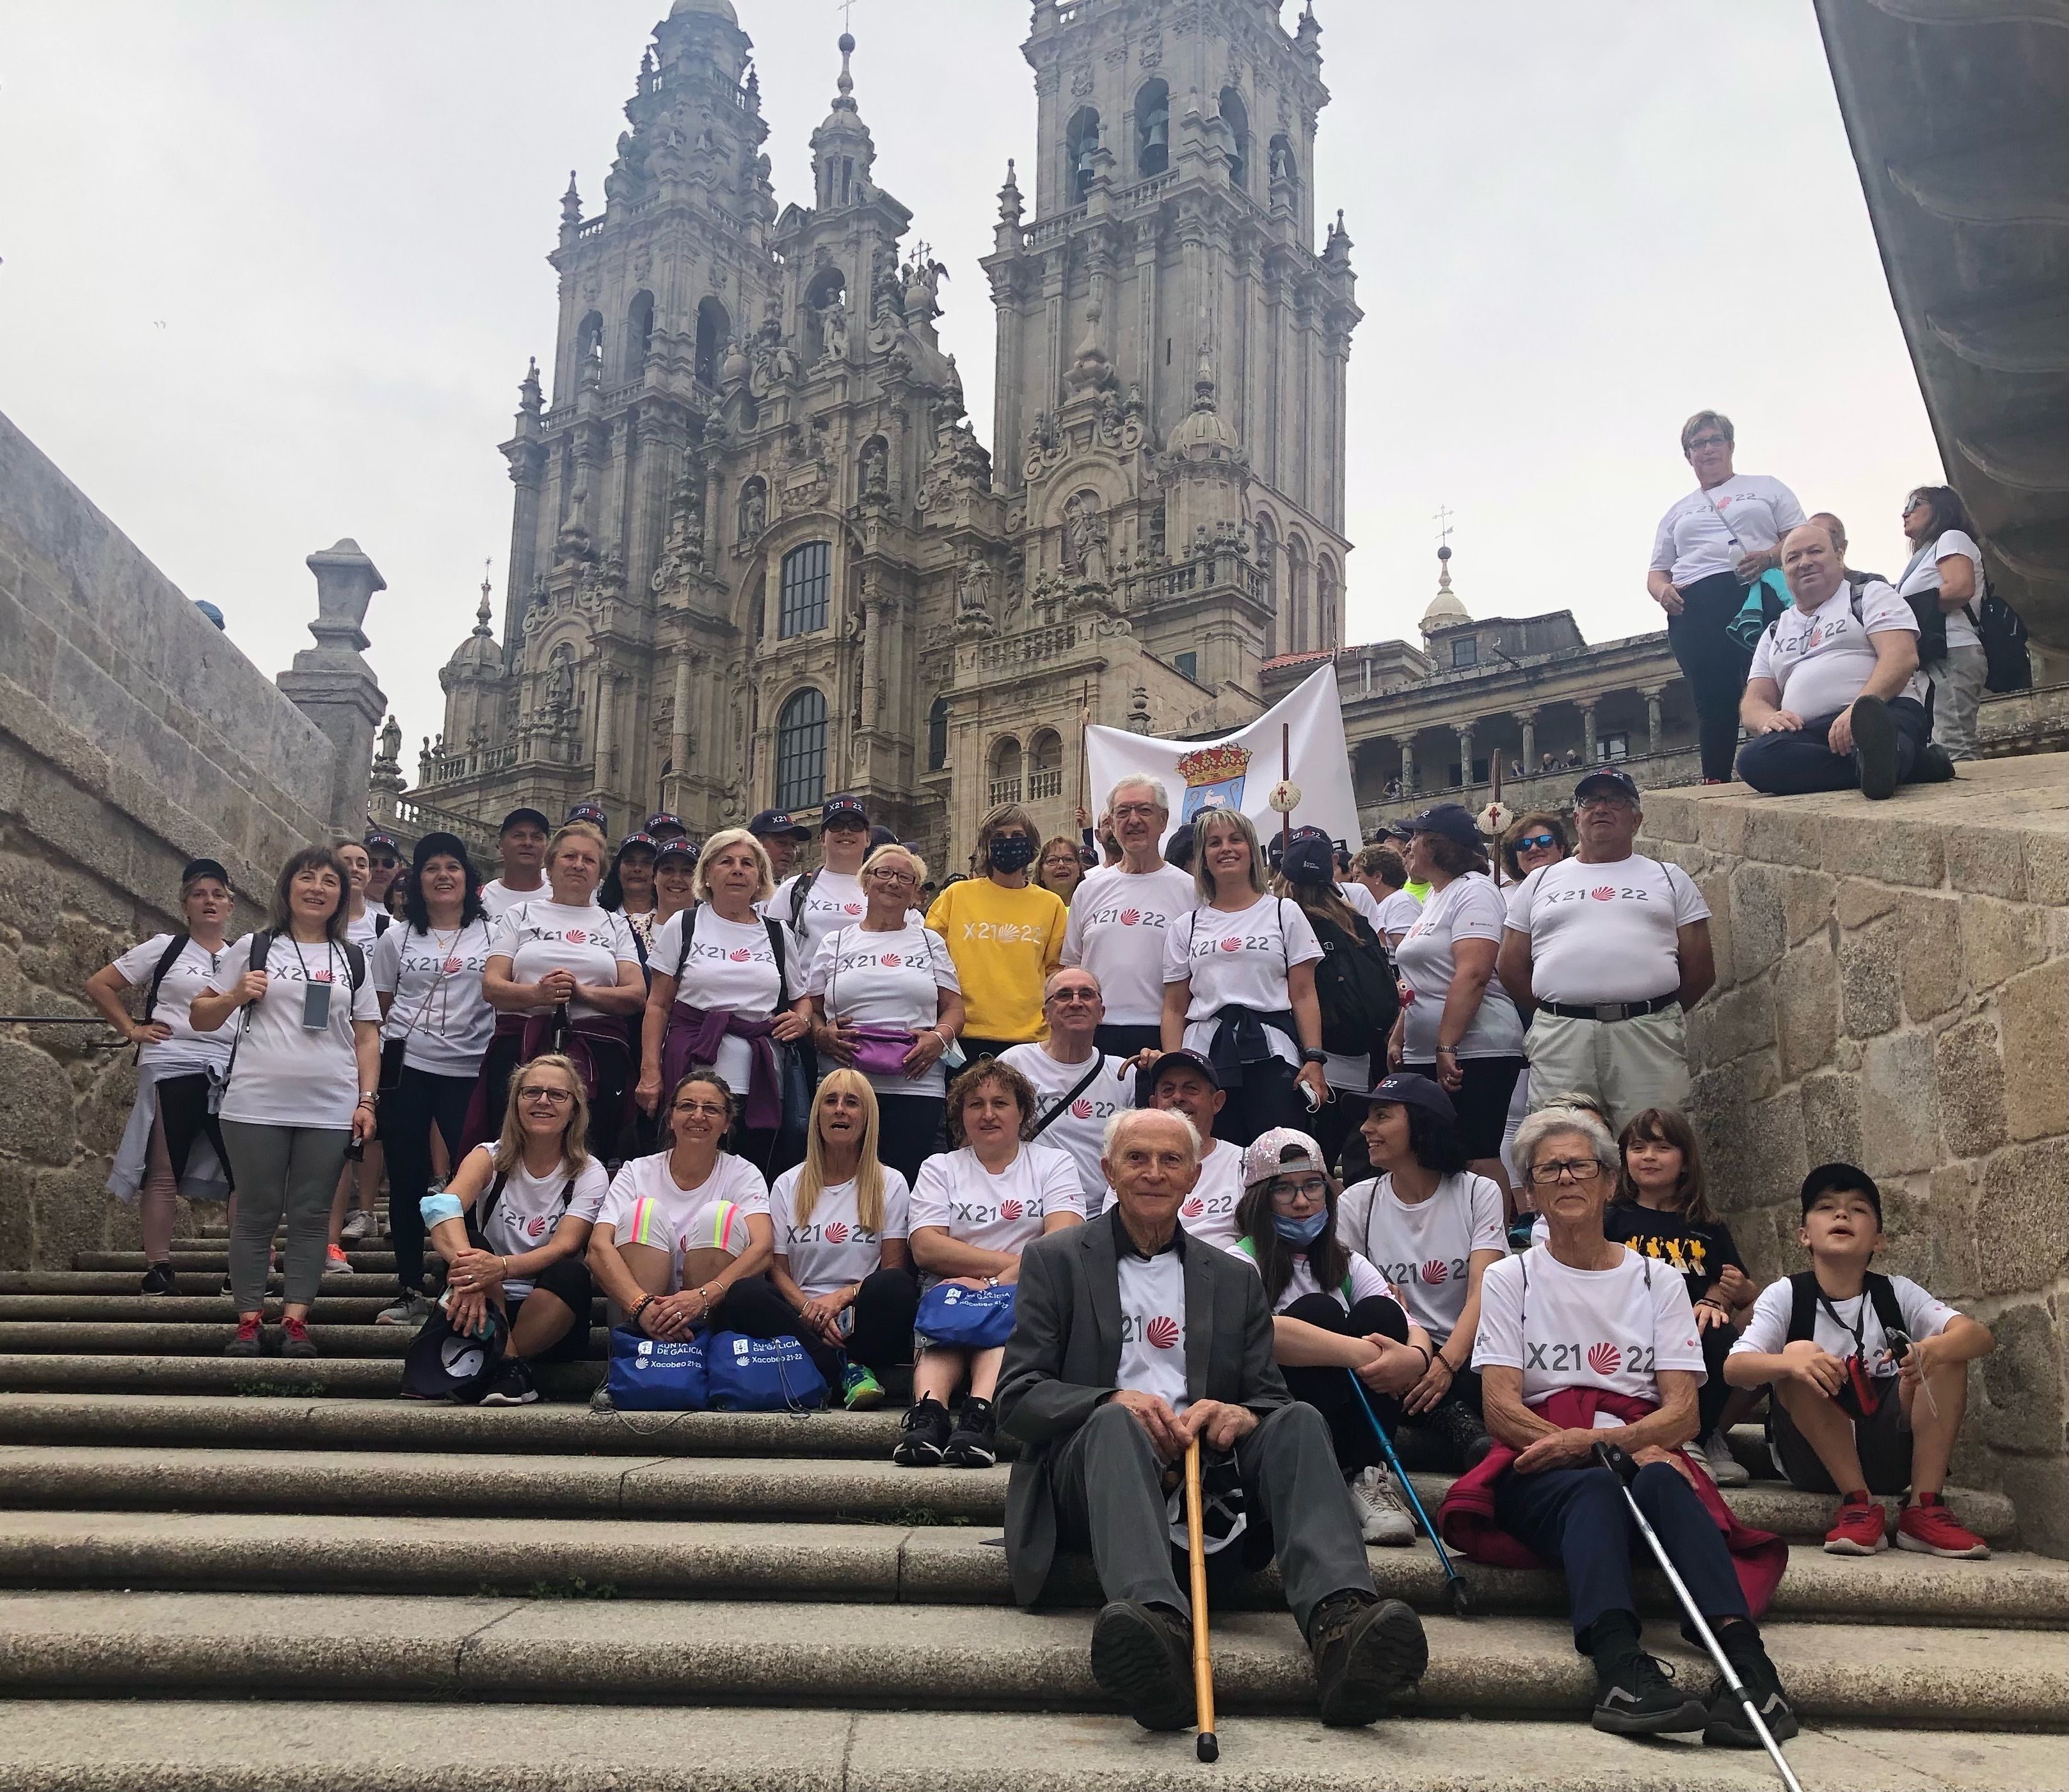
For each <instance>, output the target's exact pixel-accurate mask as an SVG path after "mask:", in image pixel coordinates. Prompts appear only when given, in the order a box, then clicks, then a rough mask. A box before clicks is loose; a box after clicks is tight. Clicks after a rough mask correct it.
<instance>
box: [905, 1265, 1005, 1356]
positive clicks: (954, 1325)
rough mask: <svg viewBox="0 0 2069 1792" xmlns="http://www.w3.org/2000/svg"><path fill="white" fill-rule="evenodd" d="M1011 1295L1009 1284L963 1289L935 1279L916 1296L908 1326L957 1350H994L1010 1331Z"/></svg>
mask: <svg viewBox="0 0 2069 1792" xmlns="http://www.w3.org/2000/svg"><path fill="white" fill-rule="evenodd" d="M1013 1296H1014V1290H1013V1289H1012V1288H1010V1287H1007V1288H960V1287H958V1286H957V1284H955V1283H953V1282H937V1283H936V1284H934V1285H933V1286H932V1288H929V1289H928V1290H927V1292H925V1293H924V1294H923V1295H921V1296H920V1312H919V1315H918V1316H917V1317H916V1319H914V1321H912V1329H913V1330H914V1331H915V1332H916V1333H919V1335H920V1337H923V1338H925V1339H926V1340H927V1341H928V1342H929V1343H932V1344H945V1345H953V1347H954V1348H955V1349H958V1350H990V1349H996V1348H997V1347H998V1345H1002V1344H1003V1343H1005V1341H1006V1339H1007V1337H1010V1335H1011V1333H1012V1331H1013Z"/></svg>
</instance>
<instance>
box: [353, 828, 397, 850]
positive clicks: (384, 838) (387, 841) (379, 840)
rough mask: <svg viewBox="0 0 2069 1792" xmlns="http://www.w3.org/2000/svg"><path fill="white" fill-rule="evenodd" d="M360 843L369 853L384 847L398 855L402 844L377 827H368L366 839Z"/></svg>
mask: <svg viewBox="0 0 2069 1792" xmlns="http://www.w3.org/2000/svg"><path fill="white" fill-rule="evenodd" d="M362 844H364V845H365V847H366V848H367V850H368V851H372V850H373V848H374V847H386V848H387V850H388V851H390V852H394V853H400V852H401V851H402V842H401V841H399V840H398V839H396V838H395V836H394V835H392V834H390V833H388V832H386V831H385V830H383V829H381V828H378V827H369V829H367V831H366V838H365V841H364V842H363V843H362Z"/></svg>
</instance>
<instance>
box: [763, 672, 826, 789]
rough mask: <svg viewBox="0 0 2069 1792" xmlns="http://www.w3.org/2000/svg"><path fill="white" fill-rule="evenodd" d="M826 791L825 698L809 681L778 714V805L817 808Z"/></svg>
mask: <svg viewBox="0 0 2069 1792" xmlns="http://www.w3.org/2000/svg"><path fill="white" fill-rule="evenodd" d="M825 800H826V698H825V697H824V696H822V695H821V693H820V692H818V691H815V690H814V689H813V688H812V687H811V686H810V685H809V684H808V685H806V687H805V688H804V689H803V690H802V691H798V692H794V694H793V695H792V696H791V697H790V700H789V701H788V702H787V703H786V704H784V705H783V707H782V708H781V711H779V712H777V717H776V798H775V802H776V806H777V808H778V809H788V810H799V809H816V808H818V806H819V805H820V804H821V803H822V802H824V801H825Z"/></svg>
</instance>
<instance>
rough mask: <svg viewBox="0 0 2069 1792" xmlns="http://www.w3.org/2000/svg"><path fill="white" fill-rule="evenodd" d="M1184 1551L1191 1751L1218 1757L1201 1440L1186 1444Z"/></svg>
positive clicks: (1206, 1757) (1204, 1756)
mask: <svg viewBox="0 0 2069 1792" xmlns="http://www.w3.org/2000/svg"><path fill="white" fill-rule="evenodd" d="M1185 1551H1186V1553H1187V1554H1188V1555H1189V1556H1190V1557H1191V1558H1192V1568H1193V1586H1192V1593H1193V1706H1194V1713H1195V1715H1196V1716H1197V1717H1198V1723H1199V1731H1200V1733H1199V1736H1198V1739H1197V1740H1196V1741H1194V1745H1193V1746H1194V1753H1196V1754H1198V1756H1199V1757H1200V1759H1201V1760H1202V1761H1218V1760H1219V1759H1220V1758H1221V1752H1222V1745H1221V1744H1220V1743H1219V1742H1218V1741H1216V1740H1215V1738H1214V1660H1213V1658H1212V1657H1211V1656H1210V1655H1209V1654H1208V1652H1207V1547H1206V1537H1205V1535H1204V1533H1203V1532H1202V1526H1201V1521H1200V1440H1199V1439H1198V1438H1194V1439H1193V1441H1192V1442H1191V1443H1189V1444H1187V1445H1186V1446H1185Z"/></svg>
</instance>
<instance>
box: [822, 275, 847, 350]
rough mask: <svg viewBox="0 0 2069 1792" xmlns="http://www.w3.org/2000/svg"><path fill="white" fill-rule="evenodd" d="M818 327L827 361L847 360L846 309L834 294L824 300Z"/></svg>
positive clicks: (837, 295)
mask: <svg viewBox="0 0 2069 1792" xmlns="http://www.w3.org/2000/svg"><path fill="white" fill-rule="evenodd" d="M819 325H820V329H821V331H822V335H823V340H824V341H825V343H826V356H825V358H826V360H828V361H846V360H847V306H846V305H845V304H843V303H842V302H841V296H840V295H839V293H838V292H836V293H835V295H834V296H832V297H831V298H830V299H829V300H826V308H825V309H824V310H823V311H822V312H820V313H819Z"/></svg>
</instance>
